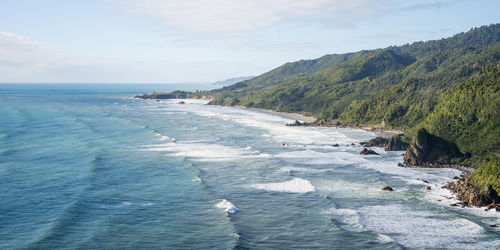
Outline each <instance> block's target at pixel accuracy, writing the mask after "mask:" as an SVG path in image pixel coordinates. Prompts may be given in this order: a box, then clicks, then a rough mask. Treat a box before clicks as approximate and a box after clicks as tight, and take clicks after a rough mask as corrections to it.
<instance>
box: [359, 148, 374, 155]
mask: <svg viewBox="0 0 500 250" xmlns="http://www.w3.org/2000/svg"><path fill="white" fill-rule="evenodd" d="M359 154H360V155H378V153H377V152H375V151H373V150H371V149H367V148H363V150H361V152H360V153H359Z"/></svg>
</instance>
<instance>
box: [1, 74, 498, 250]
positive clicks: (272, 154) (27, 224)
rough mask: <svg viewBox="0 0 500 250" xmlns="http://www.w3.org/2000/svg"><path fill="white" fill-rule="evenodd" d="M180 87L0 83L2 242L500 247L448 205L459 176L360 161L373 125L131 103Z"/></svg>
mask: <svg viewBox="0 0 500 250" xmlns="http://www.w3.org/2000/svg"><path fill="white" fill-rule="evenodd" d="M178 87H179V85H178V86H172V85H161V86H160V85H84V84H76V85H75V84H71V85H6V84H3V85H0V117H2V119H1V120H0V190H1V192H0V248H2V249H12V248H71V249H72V248H114V249H116V248H162V249H183V248H188V249H231V248H236V249H247V248H259V249H266V248H267V249H278V248H279V249H293V248H297V249H304V248H308V249H311V248H318V249H336V248H353V249H359V248H374V249H400V248H455V249H456V248H460V249H464V248H470V249H489V248H491V249H495V248H498V247H500V240H499V238H500V232H499V230H498V228H493V227H490V226H489V225H490V224H497V225H498V224H500V218H499V215H498V213H496V212H493V211H489V212H485V211H483V210H482V209H461V208H453V207H450V206H449V204H450V203H453V199H452V196H451V194H450V193H449V192H447V191H446V190H443V189H441V188H440V187H441V186H442V185H443V184H444V183H446V182H447V181H450V180H451V179H452V177H453V176H455V175H459V174H460V173H459V172H458V171H456V170H452V169H408V168H400V167H397V163H398V162H401V160H402V156H401V153H402V152H384V151H383V150H381V149H375V150H377V151H378V152H379V153H380V154H381V155H380V156H362V155H359V151H361V147H360V146H359V145H358V142H359V141H361V140H366V139H370V138H373V137H374V136H376V135H375V134H374V133H371V132H366V131H361V130H351V129H334V128H306V127H304V128H302V127H285V126H283V124H285V123H286V122H290V120H288V119H286V118H282V117H278V116H273V115H268V114H263V113H258V112H255V111H251V110H243V109H237V108H230V107H219V106H209V105H204V101H200V100H187V101H186V104H179V103H178V101H176V100H165V101H161V102H156V101H151V100H148V101H144V100H136V99H132V98H130V97H131V96H133V95H135V94H140V93H144V92H150V91H153V90H156V91H161V90H163V91H169V90H174V89H176V88H178ZM204 87H206V86H201V85H199V86H194V85H191V86H190V87H189V89H190V90H195V89H203V88H204ZM334 143H338V144H340V147H332V146H331V144H334ZM352 143H354V144H355V145H351V144H352ZM424 180H425V181H427V182H429V183H426V182H424ZM383 185H390V186H392V187H393V188H395V189H396V192H391V193H389V192H384V191H381V190H380V188H381V187H382V186H383ZM426 186H431V188H432V190H430V191H428V190H426ZM450 198H451V199H450Z"/></svg>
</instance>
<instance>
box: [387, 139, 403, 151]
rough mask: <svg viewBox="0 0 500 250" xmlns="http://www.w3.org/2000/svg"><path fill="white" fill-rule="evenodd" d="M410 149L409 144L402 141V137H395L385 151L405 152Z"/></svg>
mask: <svg viewBox="0 0 500 250" xmlns="http://www.w3.org/2000/svg"><path fill="white" fill-rule="evenodd" d="M407 148H408V143H406V142H404V141H402V140H401V136H399V135H395V136H393V137H391V139H389V141H388V142H387V144H385V151H404V150H406V149H407Z"/></svg>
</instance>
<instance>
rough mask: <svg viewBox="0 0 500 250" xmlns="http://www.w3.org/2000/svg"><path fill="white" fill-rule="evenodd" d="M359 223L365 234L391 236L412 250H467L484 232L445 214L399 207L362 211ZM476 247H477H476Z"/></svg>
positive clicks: (368, 208)
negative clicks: (431, 249) (367, 232)
mask: <svg viewBox="0 0 500 250" xmlns="http://www.w3.org/2000/svg"><path fill="white" fill-rule="evenodd" d="M358 213H359V214H360V215H359V223H360V224H361V226H362V227H364V228H367V229H368V230H371V231H375V232H378V233H382V234H385V235H387V234H390V235H391V238H393V239H395V240H396V241H397V242H398V243H399V244H401V245H403V246H405V247H412V248H455V249H457V248H459V249H462V248H467V247H470V245H469V244H470V243H476V242H479V241H480V240H481V235H482V233H483V232H484V229H483V228H482V227H481V226H479V225H477V224H475V223H474V222H472V221H469V220H466V219H462V218H447V217H448V216H449V215H448V214H439V213H433V212H430V211H416V210H413V209H410V208H409V207H405V206H402V205H377V206H368V207H363V208H361V209H360V210H359V211H358ZM475 247H477V246H475Z"/></svg>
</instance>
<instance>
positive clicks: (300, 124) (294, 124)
mask: <svg viewBox="0 0 500 250" xmlns="http://www.w3.org/2000/svg"><path fill="white" fill-rule="evenodd" d="M286 125H287V126H304V125H305V124H304V123H302V122H299V121H297V120H295V121H294V122H292V123H287V124H286Z"/></svg>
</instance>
